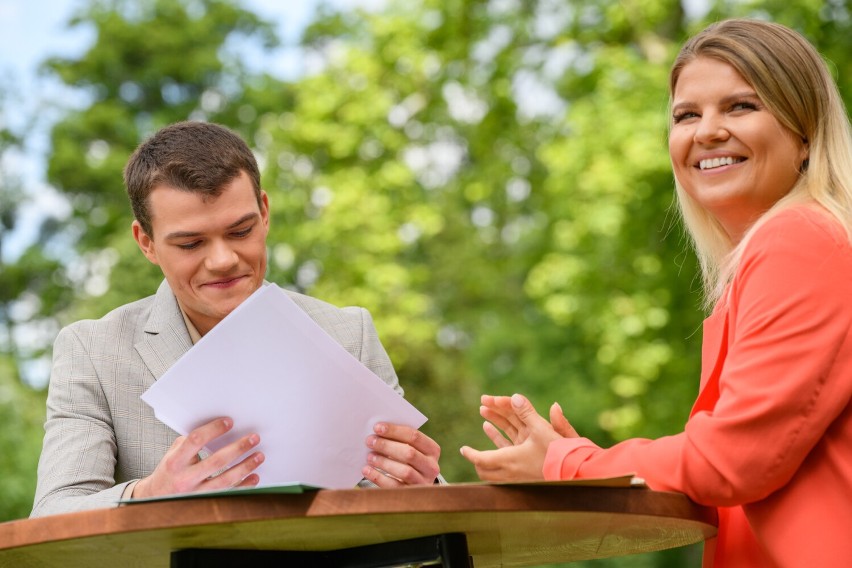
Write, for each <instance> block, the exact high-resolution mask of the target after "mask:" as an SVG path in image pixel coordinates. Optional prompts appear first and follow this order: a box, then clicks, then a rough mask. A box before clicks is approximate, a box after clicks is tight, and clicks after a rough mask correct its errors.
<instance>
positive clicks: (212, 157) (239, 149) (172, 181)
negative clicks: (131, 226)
mask: <svg viewBox="0 0 852 568" xmlns="http://www.w3.org/2000/svg"><path fill="white" fill-rule="evenodd" d="M240 172H245V173H246V174H247V175H248V177H249V178H250V179H251V183H252V186H253V188H254V193H255V196H256V197H257V202H258V205H259V206H260V205H261V193H260V171H259V169H258V166H257V160H256V159H255V157H254V154H252V151H251V149H250V148H249V147H248V145H247V144H246V143H245V141H244V140H243V139H242V138H241V137H240V136H239V135H238V134H236V133H235V132H233V131H232V130H230V129H228V128H226V127H225V126H222V125H219V124H213V123H209V122H197V121H186V122H177V123H175V124H171V125H169V126H166V127H164V128H162V129H161V130H159V131H157V132H156V133H155V134H154V135H153V136H151V137H150V138H148V139H147V140H145V141H144V142H142V144H140V145H139V147H137V148H136V150H135V151H134V152H133V154H132V155H131V156H130V159H129V160H128V161H127V165H126V166H125V167H124V185H125V187H126V188H127V195H128V197H129V198H130V206H131V208H132V209H133V216H134V217H135V218H136V220H137V221H138V222H139V224H140V225H141V226H142V230H143V231H145V233H146V234H147V235H148V236H149V237H153V236H154V233H153V230H152V227H151V211H150V208H149V199H148V197H149V196H150V195H151V192H152V191H153V190H154V189H155V188H156V187H158V186H168V187H172V188H175V189H179V190H182V191H189V192H194V193H199V194H201V195H202V197H203V198H204V199H208V198H215V197H217V196H218V195H219V194H221V192H222V190H223V189H224V188H225V186H226V185H227V184H228V183H230V182H231V181H233V180H234V179H235V178H237V177H238V176H239V175H240Z"/></svg>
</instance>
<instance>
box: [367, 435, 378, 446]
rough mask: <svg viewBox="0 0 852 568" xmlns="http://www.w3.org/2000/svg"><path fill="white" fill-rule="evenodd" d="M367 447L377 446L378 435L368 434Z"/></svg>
mask: <svg viewBox="0 0 852 568" xmlns="http://www.w3.org/2000/svg"><path fill="white" fill-rule="evenodd" d="M367 447H368V448H375V447H376V437H375V436H368V437H367Z"/></svg>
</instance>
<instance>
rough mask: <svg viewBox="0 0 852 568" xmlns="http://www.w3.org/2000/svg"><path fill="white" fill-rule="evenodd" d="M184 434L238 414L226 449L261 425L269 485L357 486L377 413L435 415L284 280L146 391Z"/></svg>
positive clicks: (400, 418) (408, 417)
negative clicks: (334, 333)
mask: <svg viewBox="0 0 852 568" xmlns="http://www.w3.org/2000/svg"><path fill="white" fill-rule="evenodd" d="M142 400H144V401H145V402H146V403H148V404H149V405H150V406H151V407H152V408H153V409H154V413H155V414H156V416H157V418H158V419H160V420H161V421H162V422H164V423H165V424H167V425H168V426H169V427H171V428H172V429H174V430H175V431H177V432H178V433H180V434H183V435H185V434H187V433H189V432H190V431H192V430H193V429H195V428H197V427H198V426H201V425H202V424H205V423H207V422H209V421H210V420H212V419H214V418H217V417H221V416H230V417H231V418H233V420H234V428H233V429H232V430H231V431H230V432H228V433H227V434H226V435H224V436H222V437H221V438H218V439H217V440H215V442H214V443H211V444H210V445H209V446H208V449H209V451H216V450H217V449H219V448H221V447H222V446H224V445H226V444H228V443H230V442H233V441H235V440H237V439H238V438H240V437H241V436H244V435H246V434H249V433H252V432H256V433H258V434H259V435H260V438H261V442H260V445H259V447H258V450H260V451H262V452H263V453H264V455H265V456H266V461H265V462H264V463H263V464H262V465H261V466H260V467H259V468H258V469H257V470H256V472H257V473H258V474H259V475H260V483H261V485H263V486H269V485H278V484H292V483H297V484H304V485H310V486H315V487H327V488H333V489H343V488H351V487H353V486H355V485H356V484H357V483H358V481H360V480H361V468H362V467H363V466H364V465H365V464H366V458H367V454H368V453H369V450H368V448H367V447H366V445H365V441H366V439H367V437H368V436H369V435H370V434H371V433H372V431H373V425H374V424H376V423H377V422H390V423H395V424H404V425H407V426H411V427H413V428H419V427H420V426H422V425H423V423H424V422H426V417H425V416H424V415H423V414H421V413H420V412H419V411H418V410H417V409H416V408H414V407H413V406H412V405H411V404H409V403H408V402H407V401H406V400H405V399H403V398H402V397H401V396H399V394H398V393H396V392H395V391H394V390H393V389H392V388H391V387H390V386H388V385H387V384H386V383H385V382H384V381H382V379H380V378H379V377H377V376H376V375H375V374H374V373H372V372H371V371H370V370H369V369H367V367H365V366H364V365H363V364H361V362H360V361H358V360H357V359H356V358H355V357H353V356H352V355H351V354H350V353H349V352H348V351H346V350H345V349H344V348H343V347H342V346H341V345H340V344H338V343H337V342H336V341H335V340H334V339H333V338H331V337H330V336H329V335H328V334H327V333H326V332H325V331H324V330H323V329H322V328H320V327H319V325H317V323H316V322H314V321H313V320H312V319H311V318H310V317H309V316H308V315H307V314H306V313H305V312H304V311H302V309H300V308H299V307H298V306H297V305H296V304H295V302H293V300H292V299H291V298H290V297H289V296H288V295H287V294H286V293H285V292H284V291H283V290H281V289H280V288H279V287H278V286H276V285H275V284H269V285H267V286H262V287H261V288H260V289H259V290H258V291H257V292H255V293H254V294H252V296H250V297H249V298H248V299H247V300H246V301H245V302H243V303H242V304H241V305H240V306H239V307H238V308H237V309H235V310H234V311H233V312H231V314H230V315H228V317H226V318H225V319H223V320H222V321H221V322H220V323H219V324H218V325H217V326H216V327H214V328H213V329H212V330H211V331H210V332H209V333H207V335H205V336H204V337H203V338H202V339H201V341H199V342H198V343H197V344H196V345H195V346H194V347H193V348H192V349H190V350H189V351H188V352H187V353H186V354H185V355H184V356H183V357H182V358H181V359H180V360H178V362H177V363H175V364H174V365H173V366H172V367H171V368H170V369H169V370H168V371H167V372H166V373H165V374H164V375H163V376H162V377H161V378H160V379H159V380H157V382H156V383H155V384H154V385H153V386H152V387H151V388H150V389H148V391H146V392H145V393H144V394H143V395H142Z"/></svg>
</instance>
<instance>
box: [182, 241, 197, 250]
mask: <svg viewBox="0 0 852 568" xmlns="http://www.w3.org/2000/svg"><path fill="white" fill-rule="evenodd" d="M200 244H201V241H193V242H191V243H181V244H179V245H178V248H182V249H183V250H192V249H194V248H198V245H200Z"/></svg>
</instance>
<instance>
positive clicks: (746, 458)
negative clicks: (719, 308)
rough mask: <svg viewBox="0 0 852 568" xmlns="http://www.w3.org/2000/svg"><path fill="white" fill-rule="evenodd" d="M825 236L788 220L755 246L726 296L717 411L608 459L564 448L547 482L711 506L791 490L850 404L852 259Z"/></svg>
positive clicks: (814, 226)
mask: <svg viewBox="0 0 852 568" xmlns="http://www.w3.org/2000/svg"><path fill="white" fill-rule="evenodd" d="M829 229H830V227H826V226H825V224H820V223H817V222H815V221H814V219H813V218H811V217H808V216H805V215H803V214H801V213H796V212H791V213H787V214H785V216H784V217H783V218H781V219H779V218H776V219H775V220H774V221H771V222H769V223H767V224H766V225H764V227H763V228H761V229H760V230H758V231H757V232H756V233H755V235H754V236H753V238H752V240H751V242H749V244H748V245H747V248H746V251H745V254H744V256H743V260H742V262H741V263H740V267H739V269H738V272H737V274H736V275H735V277H734V280H733V282H732V284H731V288H730V296H729V300H728V301H729V305H728V310H729V311H728V318H729V319H728V326H729V327H728V330H729V343H728V351H727V357H726V358H725V360H724V366H723V368H722V371H721V373H720V374H719V399H718V402H717V403H716V405H715V408H713V409H712V410H707V411H700V412H696V413H695V414H694V415H693V416H692V417H691V418H690V420H689V421H688V423H687V424H686V427H685V430H684V432H682V433H680V434H677V435H674V436H669V437H664V438H660V439H657V440H645V439H633V440H627V441H624V442H622V443H619V444H616V445H615V446H613V447H611V448H608V449H601V448H599V447H597V446H595V445H594V444H592V443H590V442H588V440H584V439H574V440H569V439H566V440H560V441H558V442H556V443H554V444H552V445H551V446H550V447H549V448H548V454H547V458H546V463H545V476H546V477H547V478H550V479H553V478H571V477H597V476H609V475H617V474H627V473H635V474H636V475H638V476H640V477H642V478H644V479H645V480H646V482H647V483H648V485H649V486H650V487H652V488H654V489H660V490H672V491H680V492H683V493H686V494H687V495H688V496H690V497H691V498H692V499H693V500H695V501H697V502H699V503H703V504H706V505H715V506H731V505H740V504H744V503H749V502H752V501H756V500H759V499H762V498H764V497H766V496H767V495H769V494H771V493H772V492H774V491H776V490H777V489H779V488H780V487H783V486H784V485H785V484H786V483H787V482H788V481H789V480H790V479H791V478H792V476H793V475H794V474H795V473H796V471H797V470H798V468H799V467H800V466H801V465H802V463H803V461H804V460H806V458H807V456H808V454H809V453H810V452H811V450H812V449H813V448H814V446H815V445H817V444H818V443H819V442H820V439H821V437H822V436H823V434H824V433H825V432H826V430H827V429H828V428H829V427H830V426H831V424H832V422H833V421H834V420H835V419H836V418H837V417H838V416H839V415H840V414H841V413H842V412H843V409H844V408H845V407H846V406H847V405H848V404H849V401H850V397H852V381H849V380H848V376H849V373H850V371H852V343H850V337H849V336H850V328H852V296H850V294H849V290H850V289H852V286H850V285H851V284H852V260H850V257H852V254H850V247H849V244H848V242H847V241H846V239H845V235H840V234H839V233H840V232H841V231H839V230H834V231H832V230H829ZM704 364H705V365H706V364H708V362H707V361H705V362H704Z"/></svg>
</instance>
